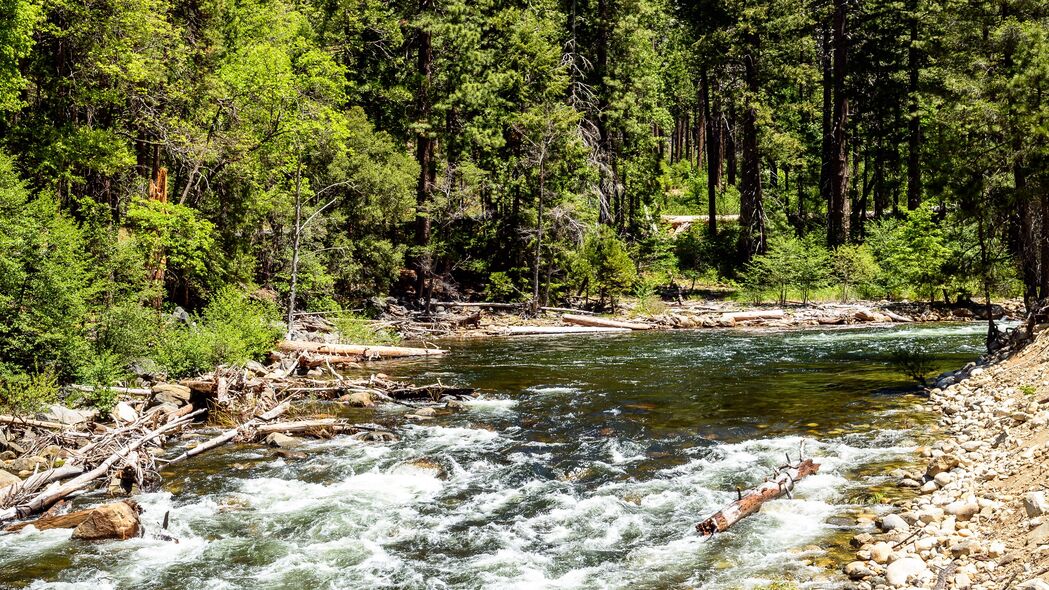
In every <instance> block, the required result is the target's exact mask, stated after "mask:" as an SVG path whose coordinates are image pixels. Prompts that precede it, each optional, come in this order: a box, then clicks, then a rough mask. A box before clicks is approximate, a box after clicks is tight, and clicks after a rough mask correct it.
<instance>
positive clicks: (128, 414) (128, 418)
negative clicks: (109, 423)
mask: <svg viewBox="0 0 1049 590" xmlns="http://www.w3.org/2000/svg"><path fill="white" fill-rule="evenodd" d="M109 415H110V416H112V417H113V420H115V421H117V422H125V423H131V422H134V421H135V420H138V412H136V411H135V409H134V408H132V407H131V405H130V404H128V403H127V402H117V405H115V406H113V411H111V412H110V413H109Z"/></svg>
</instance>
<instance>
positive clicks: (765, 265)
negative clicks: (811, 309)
mask: <svg viewBox="0 0 1049 590" xmlns="http://www.w3.org/2000/svg"><path fill="white" fill-rule="evenodd" d="M829 276H830V256H829V254H828V253H827V250H826V248H824V247H823V246H822V244H819V243H816V242H815V241H814V240H813V239H807V240H799V239H798V238H795V237H793V236H789V235H788V236H785V237H784V236H777V237H774V238H772V239H771V240H769V249H768V252H766V253H765V254H762V255H760V256H756V257H755V258H754V260H753V261H751V262H750V264H748V265H747V270H746V272H745V273H744V281H743V282H744V286H745V290H746V292H748V293H751V294H754V293H760V292H761V291H765V290H774V291H775V292H776V295H777V297H778V299H779V303H780V304H781V305H782V304H784V303H786V302H787V289H788V288H789V287H798V288H799V289H801V292H802V299H803V301H804V302H805V303H808V300H809V293H810V292H811V291H812V290H813V289H818V288H820V287H822V286H824V285H826V284H827V280H828V278H829Z"/></svg>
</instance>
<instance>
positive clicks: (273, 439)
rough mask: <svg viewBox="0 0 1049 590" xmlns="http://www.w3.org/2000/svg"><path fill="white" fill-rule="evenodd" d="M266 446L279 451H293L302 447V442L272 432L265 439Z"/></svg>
mask: <svg viewBox="0 0 1049 590" xmlns="http://www.w3.org/2000/svg"><path fill="white" fill-rule="evenodd" d="M266 444H268V445H270V446H271V447H277V448H281V449H295V448H298V447H301V446H302V444H303V443H302V441H301V440H300V439H297V438H295V437H293V436H288V435H286V434H281V433H280V432H274V433H273V434H271V435H269V436H267V437H266Z"/></svg>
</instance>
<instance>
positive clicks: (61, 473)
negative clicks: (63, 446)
mask: <svg viewBox="0 0 1049 590" xmlns="http://www.w3.org/2000/svg"><path fill="white" fill-rule="evenodd" d="M83 472H84V468H83V467H81V466H79V465H68V466H66V465H63V466H62V467H56V468H54V469H48V470H47V471H41V472H40V473H35V474H33V475H31V476H29V477H27V478H26V479H25V480H24V481H22V482H19V483H15V484H11V485H9V486H7V487H3V488H0V508H7V507H9V506H10V505H11V504H13V503H15V502H17V500H18V498H19V497H24V496H26V495H28V494H32V493H33V492H35V491H37V490H38V489H40V488H42V487H44V486H46V485H48V484H49V483H51V482H54V481H62V480H64V479H69V478H71V477H75V476H77V475H80V474H81V473H83Z"/></svg>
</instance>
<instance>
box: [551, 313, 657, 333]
mask: <svg viewBox="0 0 1049 590" xmlns="http://www.w3.org/2000/svg"><path fill="white" fill-rule="evenodd" d="M561 320H562V321H563V322H565V323H566V324H575V325H577V326H590V327H595V328H626V329H627V330H651V329H652V326H651V325H650V324H642V323H640V322H623V321H619V320H612V319H608V318H599V317H586V316H581V315H573V314H570V313H566V314H564V315H563V316H561Z"/></svg>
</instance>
